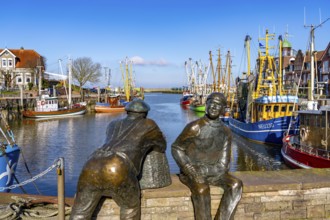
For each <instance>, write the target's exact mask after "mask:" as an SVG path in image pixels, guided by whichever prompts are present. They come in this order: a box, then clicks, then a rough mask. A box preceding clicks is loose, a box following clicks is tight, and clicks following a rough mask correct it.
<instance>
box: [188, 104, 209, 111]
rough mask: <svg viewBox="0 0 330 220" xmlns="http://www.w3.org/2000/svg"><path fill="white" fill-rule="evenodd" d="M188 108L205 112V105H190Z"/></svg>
mask: <svg viewBox="0 0 330 220" xmlns="http://www.w3.org/2000/svg"><path fill="white" fill-rule="evenodd" d="M189 108H190V109H191V110H193V111H195V112H205V105H190V107H189Z"/></svg>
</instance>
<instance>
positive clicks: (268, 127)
mask: <svg viewBox="0 0 330 220" xmlns="http://www.w3.org/2000/svg"><path fill="white" fill-rule="evenodd" d="M290 120H291V117H290V116H286V117H279V118H275V119H271V120H264V121H260V122H256V123H245V122H242V121H239V120H236V119H234V118H229V119H228V126H229V127H230V129H231V130H232V131H233V132H235V133H237V134H239V135H241V136H243V137H245V138H247V139H249V140H252V141H257V142H261V143H269V144H277V145H281V144H282V139H283V134H284V132H287V130H288V127H289V124H290ZM297 131H298V129H297V125H296V124H294V125H291V127H290V132H289V133H290V134H294V133H296V132H297Z"/></svg>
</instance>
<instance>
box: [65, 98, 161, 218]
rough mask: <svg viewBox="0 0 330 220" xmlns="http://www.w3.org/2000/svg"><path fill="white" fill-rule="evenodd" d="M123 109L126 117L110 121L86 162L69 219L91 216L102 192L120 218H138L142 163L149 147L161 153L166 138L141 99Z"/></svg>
mask: <svg viewBox="0 0 330 220" xmlns="http://www.w3.org/2000/svg"><path fill="white" fill-rule="evenodd" d="M125 110H126V111H127V117H126V118H124V119H119V120H114V121H112V122H110V124H109V125H108V127H107V131H106V135H107V138H106V141H105V144H104V145H103V146H102V147H101V148H99V149H97V150H96V151H95V152H94V153H93V154H92V155H91V157H90V159H89V160H88V161H87V162H86V163H85V165H84V167H83V169H82V171H81V174H80V177H79V181H78V186H77V193H76V197H75V202H74V206H73V208H72V214H71V216H70V219H75V220H76V219H84V220H85V219H91V217H92V215H93V212H94V210H95V208H96V206H97V205H98V203H99V201H100V199H101V197H102V196H108V197H112V199H113V200H114V201H115V202H116V203H117V204H118V206H119V207H120V219H140V218H141V205H140V204H141V201H140V194H141V189H140V186H139V180H138V176H139V174H140V172H141V169H142V163H143V160H144V159H145V158H146V155H147V154H148V153H149V152H150V151H156V152H161V153H164V152H165V150H166V140H165V138H164V136H163V134H162V132H161V130H160V129H159V127H158V126H157V124H156V123H155V122H154V121H153V120H151V119H148V118H146V117H147V114H148V111H149V110H150V107H149V105H148V104H147V103H145V102H144V101H143V100H134V101H132V102H130V103H129V104H128V105H127V106H126V107H125ZM155 163H157V161H155Z"/></svg>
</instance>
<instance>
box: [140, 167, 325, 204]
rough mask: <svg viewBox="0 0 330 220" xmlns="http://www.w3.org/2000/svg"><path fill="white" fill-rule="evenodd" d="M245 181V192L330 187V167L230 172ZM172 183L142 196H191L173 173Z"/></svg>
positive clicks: (218, 189)
mask: <svg viewBox="0 0 330 220" xmlns="http://www.w3.org/2000/svg"><path fill="white" fill-rule="evenodd" d="M230 174H232V175H234V176H236V177H237V178H239V179H241V180H242V181H243V193H253V192H267V191H279V190H306V189H313V188H324V187H330V169H326V168H325V169H290V170H278V171H239V172H230ZM171 177H172V184H171V185H169V186H167V187H164V188H161V189H146V190H143V191H142V195H143V196H142V197H143V198H145V199H149V198H169V197H185V196H190V190H189V188H188V187H187V186H185V185H184V184H182V183H181V182H180V180H179V177H178V175H175V174H173V175H172V176H171ZM211 193H212V194H222V189H220V188H219V187H214V186H211Z"/></svg>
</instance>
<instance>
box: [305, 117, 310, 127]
mask: <svg viewBox="0 0 330 220" xmlns="http://www.w3.org/2000/svg"><path fill="white" fill-rule="evenodd" d="M309 121H310V119H309V115H306V117H305V125H306V126H309V125H310V124H309Z"/></svg>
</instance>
